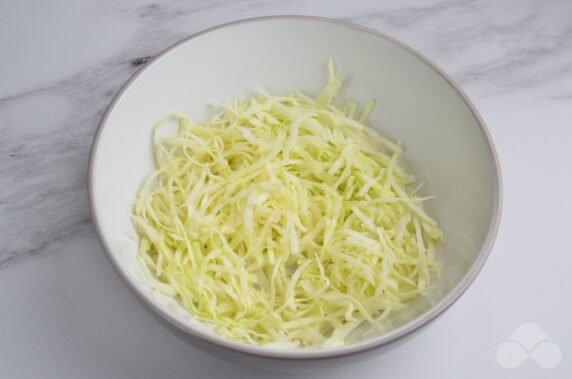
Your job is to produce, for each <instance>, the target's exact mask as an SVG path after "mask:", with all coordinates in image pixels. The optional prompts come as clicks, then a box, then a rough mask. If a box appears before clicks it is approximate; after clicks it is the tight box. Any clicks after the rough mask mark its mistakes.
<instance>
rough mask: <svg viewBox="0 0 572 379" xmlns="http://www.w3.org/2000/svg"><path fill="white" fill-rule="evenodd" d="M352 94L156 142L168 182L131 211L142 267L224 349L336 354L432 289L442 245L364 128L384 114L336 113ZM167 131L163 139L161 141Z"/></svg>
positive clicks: (242, 108) (325, 95)
mask: <svg viewBox="0 0 572 379" xmlns="http://www.w3.org/2000/svg"><path fill="white" fill-rule="evenodd" d="M341 83H342V80H341V76H340V73H339V72H337V71H336V70H335V68H334V65H333V63H332V62H331V61H330V64H329V81H328V84H327V86H326V88H325V89H324V90H323V92H322V93H321V94H320V95H319V96H318V97H317V98H316V99H315V100H314V99H311V98H310V97H308V96H306V95H304V94H302V93H300V92H297V91H295V92H293V93H292V94H291V95H290V96H284V97H276V96H269V95H263V96H260V97H256V98H252V99H250V100H247V101H237V102H235V103H233V104H230V105H226V106H224V107H223V111H222V112H221V113H220V114H218V115H217V116H215V117H214V118H213V119H212V120H210V121H208V122H206V123H194V122H191V121H189V119H188V118H187V117H186V116H184V115H180V114H179V115H174V116H172V117H176V118H177V119H178V124H179V126H178V131H177V132H176V133H175V134H174V135H172V136H170V137H167V138H164V139H159V140H158V141H157V139H158V138H157V136H155V137H154V143H155V160H156V164H157V170H156V171H155V172H154V173H153V174H152V175H151V176H150V177H149V178H148V180H147V181H146V183H145V184H144V186H143V188H142V189H141V191H140V193H139V194H138V197H137V200H136V204H135V206H134V213H133V220H134V223H135V225H136V228H137V231H138V233H139V236H140V248H139V253H138V259H139V261H140V263H141V266H142V267H143V268H144V269H145V271H147V272H148V273H150V274H151V275H152V276H153V277H154V278H155V280H154V282H155V283H156V285H155V286H154V287H155V289H157V290H159V291H161V292H163V293H166V294H167V295H170V296H173V297H175V298H176V299H177V300H178V301H179V302H180V304H181V305H182V306H183V307H184V308H186V309H187V310H188V311H189V312H190V313H191V314H192V315H193V316H194V317H195V318H196V319H198V320H201V321H203V322H205V323H207V324H209V325H211V326H213V327H214V329H215V330H216V332H217V333H219V334H220V335H223V336H225V337H228V338H231V339H234V340H238V341H243V342H248V343H253V344H259V345H276V344H278V345H282V346H297V347H305V346H322V347H330V346H339V345H342V344H344V341H345V339H346V337H347V336H348V334H350V333H351V332H352V331H353V330H354V329H355V328H356V327H357V326H358V325H360V324H362V323H364V322H365V323H369V324H371V325H374V326H378V325H380V321H382V320H383V319H385V318H387V317H388V316H390V315H391V314H392V313H393V312H397V311H399V310H400V309H402V308H403V307H404V306H406V305H407V303H408V301H410V300H411V299H413V298H415V297H417V296H418V295H420V294H421V293H423V292H424V289H426V288H427V286H428V284H429V282H430V279H431V273H432V272H433V271H435V272H436V271H438V270H437V269H438V264H437V262H436V261H435V243H436V241H437V240H439V239H442V237H443V235H442V232H441V231H440V230H439V228H438V226H437V224H436V223H435V221H433V220H432V219H431V218H430V217H429V216H428V215H427V214H426V213H425V212H424V211H423V208H422V204H421V203H422V201H423V200H424V199H423V198H420V197H418V196H417V195H416V190H415V189H411V186H412V183H413V181H414V178H413V176H412V175H411V174H409V173H407V172H406V170H405V169H403V168H402V167H401V166H400V165H399V157H400V154H401V153H402V147H401V146H400V144H396V143H394V142H391V141H390V140H388V139H387V138H384V137H382V136H381V135H379V134H378V133H377V132H375V131H374V130H373V129H371V128H369V127H366V126H365V125H364V123H365V122H366V119H367V116H368V114H369V112H370V111H371V110H372V107H373V102H369V103H368V104H367V105H366V106H365V107H364V109H363V111H362V112H361V114H360V115H359V116H356V108H357V106H356V104H355V103H354V102H352V101H346V102H344V103H342V104H341V105H335V104H334V103H333V102H332V101H333V99H334V97H335V96H336V94H337V92H338V90H339V88H340V86H341ZM161 125H162V124H161V123H160V124H158V125H157V126H156V128H155V131H156V129H157V128H160V127H161Z"/></svg>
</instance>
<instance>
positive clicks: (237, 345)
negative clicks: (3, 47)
mask: <svg viewBox="0 0 572 379" xmlns="http://www.w3.org/2000/svg"><path fill="white" fill-rule="evenodd" d="M271 20H305V21H314V22H323V23H329V24H335V25H341V26H344V27H346V28H349V29H353V30H357V31H360V32H363V33H368V34H371V35H374V36H376V37H378V38H381V39H384V40H386V41H389V42H391V43H394V44H395V45H397V46H398V47H400V48H402V49H404V50H406V51H407V52H409V53H410V54H412V55H414V56H415V57H417V58H418V59H420V60H421V61H422V62H424V63H425V64H426V65H428V66H429V67H430V68H432V69H433V70H434V71H435V72H436V73H437V74H438V75H440V76H441V77H442V78H443V79H444V80H445V81H446V82H447V83H448V84H449V85H450V86H451V88H452V89H453V90H455V92H456V93H457V94H458V95H459V96H460V97H461V99H462V100H463V101H464V102H465V104H466V105H467V106H468V108H469V110H470V112H471V113H472V115H473V117H474V118H475V120H476V121H477V123H478V125H479V127H480V129H481V131H482V133H483V135H484V137H485V140H486V143H487V145H488V147H489V149H490V152H491V156H492V159H493V162H494V168H495V173H496V177H495V183H494V190H493V192H494V199H493V201H494V204H493V211H492V216H491V220H490V224H489V229H488V231H487V235H486V238H485V241H484V243H483V245H482V247H481V250H480V251H479V253H478V255H477V257H476V259H475V261H474V263H473V265H472V266H471V267H470V268H469V270H468V271H467V272H466V274H465V276H464V277H463V278H462V279H461V280H460V281H459V283H458V284H457V285H456V286H455V287H454V288H453V289H452V290H451V291H450V292H449V293H448V294H447V295H446V296H445V297H443V299H441V300H440V301H439V302H438V303H437V304H436V305H434V306H433V307H432V308H430V309H429V310H427V311H425V312H424V313H422V314H421V315H420V316H418V317H417V318H415V319H413V320H410V321H409V322H407V323H405V324H403V325H401V326H399V327H398V328H396V329H394V330H392V331H390V332H388V333H386V334H382V335H380V336H378V337H375V338H372V339H369V340H365V341H361V342H358V343H355V344H350V345H346V346H341V347H335V348H327V349H298V350H296V349H294V350H285V349H273V348H272V349H271V348H265V347H263V346H257V345H251V344H247V343H242V342H237V341H232V340H230V339H227V338H225V337H222V336H218V335H214V334H211V333H207V332H204V331H201V330H198V329H195V328H193V327H192V326H190V325H188V324H184V323H181V322H179V320H176V319H175V318H173V317H171V316H170V315H169V314H168V313H167V312H166V311H165V310H164V309H163V308H161V307H160V306H158V305H156V304H155V303H153V302H152V301H151V300H150V299H149V298H148V297H147V295H146V294H145V293H143V291H142V290H140V289H139V288H138V287H137V286H136V285H135V284H134V283H133V282H132V281H131V280H130V279H129V277H128V276H127V274H126V273H125V272H124V268H122V266H121V265H120V264H119V262H118V261H117V260H116V259H115V257H114V255H113V254H112V252H111V250H112V249H111V247H110V246H111V245H110V244H109V243H108V241H107V240H106V237H105V236H104V234H103V232H102V229H101V226H100V220H99V213H98V208H97V204H96V202H95V197H94V162H95V160H96V158H97V151H98V146H99V140H100V138H101V135H102V132H103V129H104V128H105V126H106V124H107V120H108V118H109V116H110V115H111V113H112V112H113V110H114V109H115V107H116V105H117V103H118V102H119V100H120V99H121V98H122V97H123V95H124V93H125V92H126V91H127V90H128V89H129V88H130V87H131V85H132V84H133V82H135V81H136V80H137V79H138V78H139V76H140V75H141V74H142V73H144V72H145V71H146V70H148V69H149V68H150V67H152V66H153V65H154V64H155V63H157V62H158V61H159V60H160V59H161V58H163V57H165V56H166V55H168V54H169V53H171V52H172V51H174V50H175V49H177V48H178V47H180V46H182V45H183V44H186V43H188V42H190V41H192V40H194V39H196V38H197V37H200V36H202V35H204V34H207V33H209V32H212V31H216V30H219V29H224V28H227V27H232V26H235V25H240V24H245V23H256V22H261V21H262V22H267V21H271ZM87 184H88V185H87V187H88V188H87V190H88V199H89V208H90V212H91V218H92V220H93V223H94V225H95V229H96V233H97V237H98V239H99V241H100V244H101V246H102V247H103V250H104V252H105V254H106V255H107V257H108V259H109V260H110V262H111V264H112V266H113V268H114V269H115V271H116V272H117V274H118V275H119V276H120V277H121V279H122V280H123V281H124V282H125V283H126V284H127V286H128V287H129V288H130V289H131V290H132V291H133V292H134V293H135V294H136V295H137V296H138V297H139V299H141V300H142V301H143V302H144V303H145V304H146V305H147V306H148V307H150V308H151V309H152V310H153V311H155V312H156V313H157V314H159V315H160V316H161V317H163V318H164V319H165V320H167V321H168V322H170V323H171V324H172V325H174V326H176V327H177V328H178V329H180V330H182V331H184V332H185V333H187V334H189V335H191V336H193V337H196V338H198V339H201V340H204V341H207V342H210V343H212V344H214V345H217V346H219V347H222V348H224V349H227V350H231V351H235V352H239V353H243V354H247V355H252V356H258V357H265V358H275V359H284V360H292V359H298V360H300V359H302V360H318V359H327V358H334V357H341V356H348V355H353V354H357V353H361V352H364V351H367V350H371V349H374V348H378V347H380V346H383V345H387V344H389V343H391V342H393V341H396V340H398V339H400V338H402V337H405V336H406V335H409V334H410V333H412V332H414V331H416V330H418V329H419V328H421V327H422V326H424V325H426V324H427V323H429V322H430V321H432V320H434V319H435V318H436V317H437V316H439V315H440V314H442V313H443V312H444V311H445V310H446V309H448V308H449V307H450V306H451V305H452V304H453V303H455V302H456V301H457V300H458V299H459V298H460V297H461V295H462V294H463V293H464V292H465V291H466V290H467V289H468V287H469V286H470V285H471V283H472V282H473V281H474V279H475V278H476V277H477V275H478V274H479V272H480V271H481V269H482V267H483V265H484V264H485V262H486V260H487V258H488V256H489V255H490V251H491V249H492V247H493V244H494V241H495V238H496V235H497V232H498V229H499V226H500V219H501V213H502V177H501V168H500V163H499V158H498V154H497V151H496V149H495V145H494V142H493V140H492V136H491V134H490V132H489V131H488V129H487V127H486V125H485V122H484V120H483V118H482V116H481V115H480V113H479V112H478V110H477V109H476V107H475V105H474V104H473V102H472V101H471V100H470V99H469V97H468V96H467V95H466V94H465V92H464V91H463V90H462V89H461V88H460V87H459V86H458V85H457V84H456V83H455V82H454V80H453V79H452V78H451V77H450V76H449V75H448V74H447V73H445V72H444V71H443V70H442V69H440V68H439V67H438V66H437V65H436V64H435V63H434V62H433V61H432V60H430V59H429V58H427V57H425V56H424V55H423V54H421V53H419V52H418V51H417V50H415V49H413V48H412V47H410V46H408V45H407V44H405V43H403V42H401V41H399V40H397V39H396V38H394V37H391V36H389V35H387V34H385V33H382V32H379V31H377V30H375V29H372V28H369V27H365V26H362V25H358V24H355V23H352V22H348V21H345V20H338V19H333V18H327V17H318V16H307V15H274V16H261V17H252V18H246V19H240V20H236V21H231V22H227V23H224V24H220V25H217V26H214V27H210V28H208V29H204V30H202V31H199V32H197V33H195V34H193V35H190V36H189V37H186V38H184V39H182V40H180V41H178V42H176V43H174V44H172V45H171V46H169V47H167V48H166V49H164V50H162V51H161V52H160V53H158V54H157V55H155V56H154V57H153V58H152V59H151V60H150V61H149V62H147V63H146V64H145V65H143V66H142V67H141V68H140V69H139V70H138V71H136V72H135V73H134V74H133V75H132V76H131V77H130V78H129V80H127V82H125V84H123V85H122V86H121V88H120V90H119V91H118V92H117V94H116V95H115V96H114V97H113V99H112V101H111V103H110V104H109V105H108V106H107V108H106V110H105V112H104V114H103V116H102V118H101V121H100V122H99V125H98V126H97V130H96V133H95V136H94V139H93V142H92V145H91V151H90V154H89V165H88V183H87Z"/></svg>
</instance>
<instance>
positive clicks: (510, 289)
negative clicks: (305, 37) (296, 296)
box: [0, 0, 572, 378]
mask: <svg viewBox="0 0 572 379" xmlns="http://www.w3.org/2000/svg"><path fill="white" fill-rule="evenodd" d="M271 14H311V15H319V16H327V17H334V18H341V19H345V20H350V21H353V22H356V23H359V24H362V25H366V26H369V27H372V28H375V29H378V30H380V31H383V32H386V33H388V34H391V35H393V36H395V37H397V38H399V39H401V40H403V41H404V42H406V43H408V44H410V45H412V46H413V47H415V48H417V49H418V50H420V51H421V52H422V53H424V54H425V55H427V56H428V57H429V58H431V59H433V60H434V61H435V62H436V63H437V64H439V65H440V66H441V67H442V68H444V69H445V70H446V71H448V72H449V73H450V74H451V75H452V76H453V77H454V78H455V79H456V80H457V81H458V82H459V83H460V84H461V86H462V87H463V88H464V89H465V90H466V91H467V93H468V94H469V96H471V97H472V99H473V100H474V102H475V103H476V105H477V107H478V108H479V109H480V110H481V112H482V115H483V117H484V119H485V120H486V121H487V123H488V125H489V128H490V131H491V133H492V135H493V137H494V140H495V143H496V145H497V149H498V152H499V155H500V159H501V164H502V169H503V176H504V188H505V205H504V214H503V222H502V226H501V230H500V234H499V237H498V239H497V243H496V245H495V248H494V250H493V253H492V255H491V257H490V259H489V261H488V263H487V264H486V266H485V268H484V270H483V271H482V273H481V275H480V276H479V278H478V279H477V281H476V282H475V283H474V284H473V286H472V287H471V288H470V289H469V290H468V292H467V293H466V294H465V295H464V296H463V297H462V298H461V299H460V300H459V301H458V302H457V303H456V304H455V305H454V306H453V307H452V308H451V309H450V310H449V311H448V312H446V313H445V314H444V315H443V316H442V317H440V318H439V319H438V320H437V321H435V322H434V323H433V324H432V325H431V326H430V327H428V328H426V329H424V330H423V331H422V332H421V333H420V334H419V335H418V336H416V337H415V338H414V339H412V340H411V341H409V342H407V343H405V344H402V345H401V346H399V347H397V348H395V349H393V350H391V351H389V352H386V353H385V354H381V355H380V356H379V357H378V358H376V359H374V360H371V361H368V362H364V363H361V364H358V365H355V366H352V367H347V368H344V369H337V370H335V371H321V372H316V373H314V374H313V375H312V377H318V378H319V377H323V378H346V377H352V378H379V377H404V378H405V377H420V376H424V377H436V378H437V377H438V378H442V377H464V378H469V377H475V378H482V377H495V378H496V377H499V378H500V377H503V378H504V377H515V378H516V377H518V378H525V377H530V378H533V377H543V378H565V377H567V378H569V377H570V375H571V374H572V327H571V326H570V325H571V323H570V322H569V320H571V319H572V301H571V300H572V296H571V293H572V275H570V270H571V269H570V267H572V233H571V232H570V226H571V221H570V219H571V218H570V214H572V200H571V194H572V149H571V147H570V146H571V145H572V144H571V142H572V2H570V1H568V0H547V1H542V0H537V1H535V0H508V1H494V0H483V1H466V0H461V1H455V0H445V1H439V0H430V1H421V0H417V1H397V0H392V1H383V2H382V1H377V0H368V1H352V2H350V1H342V0H336V1H326V0H290V1H258V0H241V1H229V0H189V1H183V0H180V1H168V2H156V3H154V2H150V1H135V0H119V1H110V0H106V1H95V0H81V1H77V0H60V1H57V2H55V1H51V2H47V1H39V0H33V1H30V0H26V1H11V2H7V1H6V2H2V4H0V52H1V54H0V57H1V59H0V241H1V242H2V243H1V244H0V377H2V378H37V377H42V378H120V377H121V378H158V377H161V378H202V377H204V378H207V377H208V378H227V377H228V378H264V377H268V376H269V375H268V374H266V373H263V372H258V371H255V370H253V369H247V368H242V367H238V366H235V365H233V364H230V363H226V362H224V361H221V360H218V359H217V358H213V357H211V356H208V355H206V354H205V353H203V352H201V351H199V350H197V349H195V348H193V347H191V346H189V345H187V344H186V343H185V342H183V341H181V340H180V339H179V338H178V337H176V336H174V335H173V334H171V332H170V331H168V330H167V329H165V328H164V327H163V326H162V325H161V324H160V323H158V322H157V320H156V319H155V318H154V317H153V316H152V315H151V314H150V313H149V312H148V311H147V310H146V309H145V308H144V307H143V306H142V305H141V304H140V303H139V302H138V301H137V300H136V299H135V297H134V296H133V295H132V294H131V293H130V291H129V290H128V289H127V288H126V286H125V285H124V284H123V283H122V282H121V281H120V279H119V278H118V277H117V275H116V274H115V272H114V271H113V270H112V268H111V266H110V264H109V263H108V261H107V260H106V258H105V256H104V254H103V252H102V250H101V248H100V246H99V244H98V242H97V239H96V236H95V232H94V228H93V225H92V223H91V222H90V219H89V211H88V206H87V197H86V174H87V161H88V152H89V147H90V143H91V140H92V137H93V134H94V132H95V129H96V126H97V123H98V121H99V119H100V117H101V115H102V112H103V110H104V108H105V106H106V105H107V104H108V103H109V101H110V100H111V98H112V96H113V94H114V93H115V92H116V91H117V90H118V88H119V87H120V86H121V84H122V83H123V82H125V81H126V80H127V78H128V77H129V76H130V75H131V74H133V73H134V72H135V71H136V70H137V66H138V65H139V64H140V63H141V62H144V61H145V59H146V57H149V56H152V55H154V54H156V53H157V52H159V51H160V50H162V49H163V48H165V47H166V46H168V45H170V44H172V43H173V42H175V41H177V40H179V39H181V38H183V37H185V36H188V35H190V34H193V33H195V32H197V31H200V30H202V29H205V28H207V27H210V26H214V25H217V24H221V23H224V22H227V21H231V20H235V19H240V18H246V17H252V16H261V15H271ZM527 321H531V322H535V323H537V324H538V325H540V326H541V327H542V328H543V329H544V330H545V331H546V333H548V334H549V335H550V336H551V337H552V338H553V340H554V341H555V342H556V343H557V344H558V345H559V346H560V348H561V349H562V351H563V358H562V362H561V364H560V365H559V366H558V367H556V368H554V369H552V370H544V369H542V368H540V367H539V366H537V365H536V364H535V363H534V362H533V361H532V360H530V359H529V360H527V361H525V362H524V364H522V365H521V366H520V367H518V368H516V369H512V370H507V369H503V368H502V367H500V365H499V364H498V363H497V361H496V358H495V354H496V350H497V347H498V346H499V344H501V343H502V342H503V341H504V340H505V339H506V338H507V337H508V336H509V335H510V333H511V332H512V331H513V330H514V329H516V328H517V327H518V326H519V325H520V324H522V323H523V322H527ZM276 377H284V378H286V377H291V376H289V375H281V376H280V375H276ZM292 377H300V376H292ZM301 377H304V376H301Z"/></svg>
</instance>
